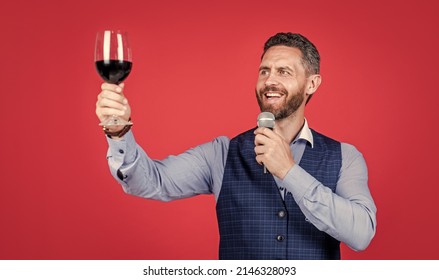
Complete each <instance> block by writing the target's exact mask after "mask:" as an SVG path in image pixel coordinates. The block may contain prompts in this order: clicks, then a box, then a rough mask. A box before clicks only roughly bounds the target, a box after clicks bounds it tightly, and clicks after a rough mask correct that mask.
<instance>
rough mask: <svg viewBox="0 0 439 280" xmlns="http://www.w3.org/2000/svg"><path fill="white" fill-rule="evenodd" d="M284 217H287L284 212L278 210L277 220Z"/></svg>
mask: <svg viewBox="0 0 439 280" xmlns="http://www.w3.org/2000/svg"><path fill="white" fill-rule="evenodd" d="M286 215H287V213H285V211H284V210H280V211H279V212H277V216H278V217H279V218H283V217H285V216H286Z"/></svg>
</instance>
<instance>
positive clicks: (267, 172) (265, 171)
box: [264, 127, 273, 174]
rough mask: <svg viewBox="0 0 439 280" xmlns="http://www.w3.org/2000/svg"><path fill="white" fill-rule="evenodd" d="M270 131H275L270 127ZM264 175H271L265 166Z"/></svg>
mask: <svg viewBox="0 0 439 280" xmlns="http://www.w3.org/2000/svg"><path fill="white" fill-rule="evenodd" d="M269 129H271V130H273V128H272V127H269ZM264 174H270V171H268V170H267V167H265V165H264Z"/></svg>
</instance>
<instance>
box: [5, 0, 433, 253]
mask: <svg viewBox="0 0 439 280" xmlns="http://www.w3.org/2000/svg"><path fill="white" fill-rule="evenodd" d="M351 2H352V3H351ZM353 2H355V3H353ZM435 2H436V1H419V0H416V1H415V0H406V1H361V2H356V1H345V2H340V1H292V0H285V1H254V0H253V1H128V0H125V1H109V0H106V1H85V0H78V1H70V2H65V1H48V0H40V1H20V0H17V1H2V3H1V4H0V13H1V14H0V15H1V17H0V22H1V26H2V29H1V33H0V34H1V35H0V36H1V39H0V42H1V43H0V51H1V54H2V56H1V61H2V65H3V67H1V70H0V71H1V75H0V77H2V83H1V87H0V94H1V117H2V121H1V124H2V129H1V132H2V136H1V140H0V141H1V142H0V143H1V145H0V152H1V156H0V161H1V175H2V176H1V180H0V184H1V188H0V225H1V228H0V258H1V259H215V258H217V248H218V233H217V225H216V216H215V211H214V210H215V209H214V206H215V201H214V198H213V196H200V197H196V198H191V199H186V200H181V201H175V202H170V203H163V202H157V201H149V200H144V199H141V198H137V197H133V196H129V195H125V194H124V193H123V191H122V189H121V188H120V186H119V185H118V184H117V183H116V181H115V180H113V178H112V177H111V175H110V174H109V171H108V168H107V162H106V159H105V155H106V149H107V144H106V141H105V138H104V136H103V134H102V132H101V131H100V127H99V126H98V125H97V124H98V120H97V118H96V116H95V113H94V110H95V102H96V96H97V94H98V93H99V91H100V84H101V80H100V78H99V77H98V75H97V73H96V71H95V68H94V64H93V51H94V40H95V33H96V31H97V30H99V29H104V28H120V29H125V30H128V31H129V33H130V36H131V37H130V39H131V44H132V47H133V58H134V66H133V71H132V74H131V75H130V77H129V78H128V79H127V81H126V91H125V92H126V95H127V97H128V98H129V100H130V102H131V104H132V108H133V116H132V117H133V120H134V122H135V126H134V129H133V130H134V133H135V136H136V139H137V141H138V142H139V143H140V144H141V145H142V146H143V147H144V148H145V149H146V150H147V151H148V152H149V154H150V155H151V156H152V157H154V158H159V159H160V158H163V157H165V156H167V155H169V154H177V153H180V152H182V151H184V150H186V149H187V148H190V147H192V146H195V145H198V144H200V143H203V142H206V141H210V140H211V139H212V138H214V137H216V136H219V135H227V136H230V137H232V136H234V135H236V134H238V133H239V132H241V131H243V130H246V129H248V128H250V127H252V126H254V125H255V124H256V116H257V114H258V107H257V103H256V101H255V97H254V86H255V82H256V78H257V68H258V65H259V57H260V54H261V50H262V45H263V43H264V42H265V40H266V39H267V38H268V37H269V36H271V35H273V34H274V33H276V32H279V31H293V32H299V33H302V34H304V35H305V36H307V37H308V38H309V39H310V40H311V41H313V42H314V43H315V44H316V45H317V47H318V49H319V51H320V54H321V56H322V64H321V68H322V76H323V84H322V86H321V87H320V89H319V90H318V92H317V93H316V96H315V97H314V98H313V99H312V101H311V102H310V103H309V105H308V106H307V114H306V115H307V118H308V120H309V122H310V124H311V126H312V127H313V128H315V129H317V130H318V131H321V132H323V133H325V134H327V135H329V136H332V137H334V138H336V139H338V140H340V141H345V142H349V143H353V144H355V146H357V148H358V149H359V150H360V151H361V152H363V154H364V155H365V158H366V161H367V163H368V167H369V176H370V189H371V192H372V194H373V196H374V198H375V201H376V204H377V206H378V229H377V234H376V237H375V239H374V240H373V241H372V243H371V245H370V246H369V247H368V249H367V250H366V251H364V252H360V253H357V252H353V251H352V250H350V249H348V248H347V247H345V246H343V248H342V250H343V252H342V253H343V258H345V259H438V258H439V242H437V236H438V235H439V224H438V221H437V216H438V214H439V210H438V207H437V197H438V195H439V190H438V184H437V181H438V179H437V177H435V176H436V175H437V173H436V172H437V167H438V164H437V158H438V156H439V148H438V145H437V139H438V125H437V120H438V117H437V98H436V96H437V94H438V92H437V87H436V82H437V81H436V79H437V73H438V71H437V65H438V62H439V56H438V54H437V50H438V48H439V41H438V27H439V18H438V16H437V15H438V11H439V10H438V7H437V4H434V3H435Z"/></svg>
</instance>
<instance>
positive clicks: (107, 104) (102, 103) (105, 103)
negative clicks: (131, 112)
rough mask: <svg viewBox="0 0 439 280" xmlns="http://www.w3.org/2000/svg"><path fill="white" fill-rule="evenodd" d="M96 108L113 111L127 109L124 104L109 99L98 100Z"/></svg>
mask: <svg viewBox="0 0 439 280" xmlns="http://www.w3.org/2000/svg"><path fill="white" fill-rule="evenodd" d="M96 106H97V107H101V108H113V109H118V110H125V111H126V110H127V109H128V107H127V106H126V105H125V104H123V103H120V102H118V101H115V100H113V99H109V98H100V99H98V101H97V102H96Z"/></svg>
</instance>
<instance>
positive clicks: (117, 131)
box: [102, 118, 133, 139]
mask: <svg viewBox="0 0 439 280" xmlns="http://www.w3.org/2000/svg"><path fill="white" fill-rule="evenodd" d="M129 121H131V118H130V119H129ZM132 126H133V125H132V123H130V124H127V125H125V126H110V127H106V126H103V127H102V130H103V131H104V133H105V135H107V136H108V137H109V138H112V139H118V138H122V137H123V136H124V135H125V134H126V133H127V132H128V131H130V129H131V127H132Z"/></svg>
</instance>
